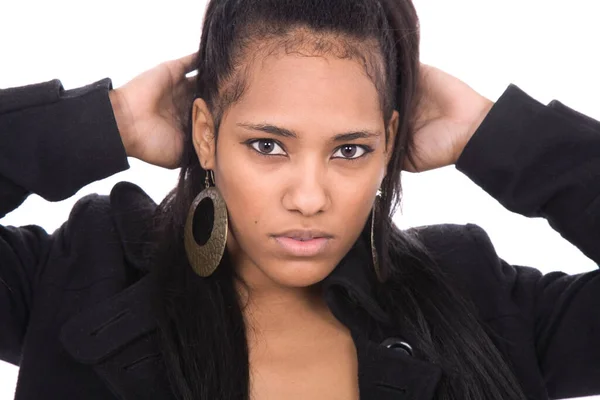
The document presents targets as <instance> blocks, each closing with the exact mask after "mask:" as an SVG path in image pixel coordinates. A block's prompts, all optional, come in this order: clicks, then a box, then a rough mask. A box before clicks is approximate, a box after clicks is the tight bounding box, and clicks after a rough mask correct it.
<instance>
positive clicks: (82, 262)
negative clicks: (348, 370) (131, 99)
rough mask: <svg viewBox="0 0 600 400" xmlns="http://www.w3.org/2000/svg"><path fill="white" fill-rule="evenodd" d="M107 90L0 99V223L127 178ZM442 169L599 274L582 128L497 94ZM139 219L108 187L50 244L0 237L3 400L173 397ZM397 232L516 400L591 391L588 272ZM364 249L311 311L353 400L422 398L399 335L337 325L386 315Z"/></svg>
mask: <svg viewBox="0 0 600 400" xmlns="http://www.w3.org/2000/svg"><path fill="white" fill-rule="evenodd" d="M111 88H112V87H111V81H110V79H108V78H106V79H103V80H100V81H98V82H95V83H93V84H90V85H87V86H84V87H81V88H78V89H73V90H68V91H65V90H64V89H63V87H62V85H61V83H60V81H59V80H52V81H48V82H43V83H38V84H34V85H29V86H24V87H18V88H11V89H5V90H2V91H0V217H2V216H4V215H6V214H7V213H9V212H10V211H12V210H13V209H15V208H17V207H18V206H19V205H20V204H21V203H22V202H23V201H24V200H25V198H26V197H27V196H28V195H29V194H31V193H36V194H38V195H40V196H41V197H43V198H45V199H46V200H49V201H58V200H62V199H65V198H68V197H70V196H71V195H73V194H75V193H76V192H77V191H78V190H79V189H80V188H82V187H83V186H85V185H86V184H88V183H91V182H93V181H96V180H99V179H103V178H105V177H108V176H110V175H113V174H115V173H117V172H119V171H123V170H125V169H127V168H129V164H128V161H127V157H126V154H125V150H124V148H123V144H122V142H121V139H120V135H119V132H118V130H117V125H116V122H115V119H114V115H113V112H112V108H111V104H110V101H109V99H108V91H109V90H110V89H111ZM456 168H457V169H458V170H459V171H461V172H463V173H464V174H466V175H467V176H468V177H469V178H470V179H471V180H472V181H473V182H475V183H476V184H477V185H479V186H480V187H482V188H483V189H484V190H485V191H487V193H489V194H490V195H491V196H493V197H494V198H495V199H497V200H498V201H499V202H500V203H501V204H503V205H504V206H505V207H506V208H507V209H508V210H511V211H513V212H517V213H520V214H522V215H525V216H528V217H544V218H546V219H547V220H548V222H549V223H550V225H551V226H552V227H553V228H554V229H555V230H557V231H558V232H559V233H560V234H561V235H562V236H563V237H564V238H565V239H566V240H568V241H570V242H571V243H573V244H574V245H575V246H577V247H578V248H579V249H580V250H581V251H582V252H583V253H584V254H585V255H587V256H588V257H590V258H591V259H593V260H595V261H596V263H598V260H600V196H599V194H600V123H598V122H597V121H595V120H593V119H591V118H588V117H586V116H584V115H582V114H580V113H578V112H576V111H574V110H572V109H570V108H568V107H567V106H565V105H563V104H562V103H560V102H558V101H553V102H551V103H550V104H548V105H544V104H541V103H539V102H537V101H536V100H534V99H532V98H531V97H530V96H528V95H527V94H526V93H524V92H523V91H521V90H520V89H519V88H518V87H517V86H514V85H510V86H508V88H507V89H506V91H505V92H504V93H503V94H502V96H501V97H500V98H499V100H498V101H497V102H496V104H495V105H494V107H493V108H492V110H491V111H490V113H489V114H488V116H487V117H486V118H485V120H484V121H483V123H482V124H481V126H480V127H479V129H478V130H477V132H476V133H475V135H474V136H473V137H472V139H471V140H470V141H469V143H468V144H467V146H466V148H465V150H464V152H463V153H462V155H461V157H460V159H459V160H458V162H457V164H456ZM50 207H51V206H49V208H50ZM155 207H156V204H154V202H153V201H152V200H151V199H150V198H149V197H148V195H147V194H146V193H145V192H144V191H143V190H142V189H141V188H139V187H138V186H136V185H135V184H133V183H129V182H120V183H118V184H116V185H115V186H114V187H113V189H112V191H111V192H110V195H98V194H93V195H88V196H86V197H84V198H82V199H80V200H79V201H78V202H77V203H76V205H75V206H74V207H73V209H72V212H71V214H70V216H69V218H68V221H66V222H65V224H63V225H62V226H61V227H60V228H59V229H58V230H56V231H55V232H54V233H52V234H48V233H46V232H45V231H44V230H43V229H42V228H40V227H38V226H31V225H30V226H23V227H13V226H4V227H0V326H1V328H0V359H2V360H5V361H7V362H10V363H13V364H15V365H19V366H20V371H19V378H18V383H17V390H16V398H17V399H20V400H34V399H35V400H39V399H127V400H133V399H149V398H152V399H172V398H174V396H173V394H172V393H171V391H170V389H169V386H168V383H167V380H166V373H165V369H164V368H165V367H164V364H163V362H162V358H161V355H160V351H159V348H158V341H157V336H156V325H155V323H154V319H153V317H152V314H151V311H150V305H149V304H150V302H149V300H148V299H149V297H150V295H151V291H152V287H151V286H150V285H149V279H148V276H149V274H148V273H147V270H146V269H145V266H144V262H143V260H144V258H143V243H144V234H145V232H147V226H146V225H145V224H147V222H148V220H149V216H150V215H151V214H152V211H153V209H154V208H155ZM411 230H412V231H413V232H415V234H418V235H419V236H420V237H421V240H422V241H423V243H424V244H425V246H426V247H427V248H428V249H429V250H430V251H431V252H432V253H433V254H434V256H435V259H436V261H437V262H438V264H439V267H440V268H441V269H443V270H444V271H445V272H446V273H447V274H448V276H449V278H451V279H452V280H454V281H455V282H456V285H458V286H459V287H460V290H461V293H462V294H463V295H464V296H466V297H468V298H470V299H471V300H472V301H473V302H474V303H475V305H476V306H477V310H478V312H479V315H480V318H481V320H482V321H483V323H485V324H486V325H487V326H488V327H489V328H490V329H491V332H493V334H492V335H490V338H491V339H492V341H493V343H494V344H495V345H496V347H497V348H498V350H499V351H500V352H501V353H502V355H503V356H504V357H505V358H506V359H507V361H508V364H509V365H510V366H511V368H512V369H513V371H514V373H515V375H516V377H517V379H518V381H519V382H520V384H521V385H522V388H523V390H524V392H525V393H526V395H527V396H528V399H536V400H537V399H548V398H563V397H573V396H584V395H591V394H600V313H599V311H598V310H600V277H599V275H598V270H594V271H591V272H587V273H581V274H577V275H568V274H565V273H562V272H552V273H548V274H546V275H543V274H542V273H541V272H540V271H538V270H537V269H534V268H531V267H525V266H514V265H509V264H508V263H506V262H505V261H503V260H502V259H501V258H499V256H498V255H497V254H496V252H495V250H494V247H493V245H492V243H491V242H490V240H489V237H488V235H487V234H486V233H485V231H484V230H483V229H482V228H480V227H479V226H477V225H474V224H466V225H457V224H439V225H430V226H424V227H419V228H412V229H411ZM369 251H370V249H369V248H368V244H366V243H363V242H362V241H360V240H359V241H357V242H356V244H355V245H354V247H353V248H352V249H351V250H350V252H349V253H348V254H347V255H346V256H345V257H344V259H343V260H342V261H341V262H340V263H339V264H338V265H337V266H336V268H335V270H334V271H333V272H332V273H331V274H330V275H329V276H328V277H327V278H326V279H325V281H324V283H325V284H324V295H325V296H326V297H325V298H326V300H327V304H328V305H329V307H330V308H331V310H332V312H333V314H334V315H335V316H336V317H337V318H338V319H339V320H340V321H341V322H343V323H344V324H346V325H347V326H348V327H349V329H350V331H351V333H352V337H353V339H354V341H355V344H356V349H357V354H358V362H359V377H358V378H359V388H360V396H361V399H373V400H374V399H377V400H385V399H423V400H425V399H431V398H432V397H433V394H434V391H435V388H436V385H437V384H438V382H439V379H440V376H441V370H440V368H439V367H438V366H437V365H434V364H432V363H429V362H427V361H424V360H423V359H421V358H420V357H419V349H416V348H413V347H412V346H411V343H412V342H413V341H412V340H411V337H410V336H407V334H406V332H402V331H401V329H400V328H398V329H389V328H387V330H381V332H380V333H378V334H377V335H375V334H373V335H371V334H367V333H366V330H365V329H363V328H364V326H363V324H361V320H360V318H358V317H357V315H358V314H356V313H354V312H351V310H355V309H356V308H355V307H359V308H360V309H361V310H364V311H365V312H366V315H370V316H373V317H375V318H374V319H381V318H385V317H386V315H385V313H384V311H383V309H382V308H381V307H380V305H378V304H377V302H376V301H375V300H374V296H373V293H372V290H373V288H372V287H371V283H370V282H372V278H373V277H372V272H371V269H370V268H367V266H368V265H369V257H370V252H369ZM340 288H341V289H343V291H340V290H339V289H340ZM340 293H346V294H347V295H344V296H342V295H340ZM378 332H379V330H378Z"/></svg>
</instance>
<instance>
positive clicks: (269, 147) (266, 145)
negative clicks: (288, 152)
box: [250, 139, 285, 155]
mask: <svg viewBox="0 0 600 400" xmlns="http://www.w3.org/2000/svg"><path fill="white" fill-rule="evenodd" d="M250 145H251V146H252V148H253V149H254V150H256V151H257V152H259V153H260V154H264V155H272V154H277V155H282V154H285V151H283V149H281V146H279V145H278V144H277V143H275V141H274V140H270V139H257V140H254V141H252V142H251V143H250ZM277 148H279V149H280V151H279V152H277V150H275V149H277Z"/></svg>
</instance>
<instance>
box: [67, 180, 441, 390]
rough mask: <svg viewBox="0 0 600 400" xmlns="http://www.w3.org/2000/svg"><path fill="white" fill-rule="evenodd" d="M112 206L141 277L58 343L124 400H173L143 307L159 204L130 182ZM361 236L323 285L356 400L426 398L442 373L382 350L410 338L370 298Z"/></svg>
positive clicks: (81, 318)
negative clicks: (343, 342) (349, 345)
mask: <svg viewBox="0 0 600 400" xmlns="http://www.w3.org/2000/svg"><path fill="white" fill-rule="evenodd" d="M110 201H111V210H112V213H113V215H112V216H113V218H114V221H115V225H116V228H117V231H118V233H119V235H120V237H121V242H122V243H123V250H124V257H125V259H126V260H127V262H128V263H129V264H130V265H132V266H134V267H135V268H136V269H138V270H139V271H140V273H142V274H144V275H143V277H142V278H141V279H139V280H138V281H136V282H135V283H134V284H133V285H131V286H129V287H127V288H125V289H124V290H123V291H121V292H119V293H117V294H115V295H114V296H112V297H109V298H107V299H106V300H104V301H102V302H100V303H98V304H96V305H94V306H91V307H90V308H88V309H87V310H85V311H83V312H82V313H80V314H77V315H75V316H73V317H71V319H69V320H68V321H67V323H65V324H64V326H63V328H62V331H61V337H60V339H61V342H62V343H63V346H64V347H65V349H66V350H67V351H68V352H69V353H70V354H71V356H72V357H74V358H75V359H76V360H78V361H79V362H81V363H84V364H89V365H92V366H93V368H94V369H95V370H96V371H97V373H98V374H99V375H100V376H101V377H102V378H103V379H104V380H105V381H106V383H107V385H108V386H109V387H110V388H111V389H112V390H113V391H114V392H115V393H116V394H118V395H119V396H120V397H121V398H123V399H138V398H161V399H162V398H164V399H171V398H173V395H172V394H171V393H170V391H169V385H168V381H167V378H166V376H167V374H166V372H165V370H164V365H163V363H162V359H161V357H160V349H159V345H158V337H157V333H156V321H155V320H154V318H153V316H152V313H151V310H150V304H149V301H148V299H149V298H150V297H151V296H152V290H153V285H152V281H151V279H150V274H147V265H146V264H145V262H144V259H145V257H144V248H145V246H144V244H145V243H147V233H148V232H149V231H150V229H151V228H152V226H150V225H149V223H148V222H149V221H150V218H148V217H149V215H152V213H153V211H154V210H155V208H156V203H154V201H152V199H151V198H150V197H149V196H148V195H147V194H146V193H145V192H144V191H143V190H142V189H141V188H139V187H138V186H137V185H134V184H132V183H129V182H120V183H118V184H117V185H115V187H114V188H113V190H112V192H111V195H110ZM364 237H365V235H361V238H360V239H359V240H357V242H356V243H355V245H354V246H353V247H352V248H351V250H350V251H349V252H348V254H347V255H346V256H345V257H344V258H343V259H342V260H341V261H340V263H339V264H338V266H337V267H336V268H335V270H334V271H333V272H332V273H331V274H330V275H329V276H328V277H327V278H326V279H325V280H324V281H323V295H324V296H325V299H326V301H327V303H328V305H329V306H330V307H331V310H332V312H333V313H334V315H335V316H336V317H337V318H338V319H339V320H340V321H341V322H343V323H345V324H346V325H347V326H348V327H349V329H350V330H351V332H352V336H353V338H354V341H355V344H356V348H357V352H358V357H359V384H360V391H361V399H381V400H385V399H392V398H393V399H402V398H406V399H409V398H410V399H430V398H432V396H433V393H434V390H435V387H436V385H437V382H438V381H439V379H440V376H441V369H440V368H439V367H438V366H437V365H434V364H432V363H429V362H425V361H422V360H419V359H418V358H416V357H413V356H410V355H407V354H406V353H404V352H402V351H398V350H396V349H393V348H388V347H385V346H382V345H381V344H380V343H381V342H382V341H383V340H384V339H388V340H389V339H390V338H392V339H395V338H398V340H400V339H402V340H403V341H406V340H407V339H408V341H409V343H410V340H411V338H407V337H406V336H405V335H404V334H402V333H401V332H400V331H399V329H397V328H395V327H393V326H392V325H390V324H389V319H388V316H387V315H386V313H385V312H384V310H383V309H382V308H381V307H380V306H379V305H378V304H377V302H376V301H375V300H374V299H375V297H374V290H375V288H376V286H375V285H374V282H375V274H374V272H373V269H372V262H371V257H370V247H369V244H368V243H367V241H366V240H364ZM373 327H376V329H375V328H373ZM365 328H369V329H368V330H366V329H365Z"/></svg>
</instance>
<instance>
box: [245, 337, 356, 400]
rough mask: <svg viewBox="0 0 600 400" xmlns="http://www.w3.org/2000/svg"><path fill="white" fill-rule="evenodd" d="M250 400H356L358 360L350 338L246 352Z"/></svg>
mask: <svg viewBox="0 0 600 400" xmlns="http://www.w3.org/2000/svg"><path fill="white" fill-rule="evenodd" d="M249 361H250V399H251V400H270V399H287V400H296V399H297V400H300V399H302V400H304V399H314V400H320V399H323V400H325V399H327V400H338V399H339V400H353V399H354V400H358V399H359V390H358V387H359V384H358V357H357V353H356V348H355V347H354V344H353V342H352V340H351V339H350V338H344V339H343V340H339V341H338V342H331V341H328V342H327V343H319V342H318V341H314V342H313V343H306V342H305V343H302V344H296V345H292V346H290V347H289V348H287V349H284V350H279V351H273V350H269V349H262V350H257V349H255V350H254V351H251V352H250V358H249Z"/></svg>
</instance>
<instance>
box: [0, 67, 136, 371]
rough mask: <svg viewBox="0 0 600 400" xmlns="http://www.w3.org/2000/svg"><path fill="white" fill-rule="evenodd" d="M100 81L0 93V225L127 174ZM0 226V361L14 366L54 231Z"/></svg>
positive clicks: (49, 84) (106, 89)
mask: <svg viewBox="0 0 600 400" xmlns="http://www.w3.org/2000/svg"><path fill="white" fill-rule="evenodd" d="M110 89H112V83H111V80H110V79H108V78H106V79H103V80H100V81H98V82H95V83H93V84H90V85H87V86H84V87H81V88H77V89H72V90H64V88H63V86H62V84H61V82H60V81H59V80H56V79H55V80H52V81H48V82H43V83H38V84H33V85H28V86H23V87H16V88H9V89H4V90H0V219H1V218H3V217H4V216H5V215H6V214H7V213H9V212H10V211H12V210H14V209H15V208H17V207H18V206H19V205H20V204H21V203H22V202H23V201H24V200H25V199H26V198H27V196H29V195H30V194H31V193H35V194H37V195H39V196H41V197H42V198H44V199H46V200H49V201H59V200H63V199H66V198H68V197H70V196H72V195H73V194H75V193H76V192H77V191H78V190H79V189H81V188H82V187H84V186H85V185H87V184H88V183H91V182H94V181H96V180H100V179H103V178H105V177H108V176H110V175H113V174H115V173H117V172H119V171H122V170H125V169H128V168H129V164H128V161H127V155H126V153H125V149H124V147H123V144H122V142H121V137H120V134H119V132H118V129H117V125H116V121H115V117H114V114H113V112H112V106H111V103H110V100H109V97H108V92H109V90H110ZM67 224H68V222H67V223H66V224H64V225H63V226H62V227H61V228H60V229H59V230H57V232H55V233H54V234H52V235H49V234H47V233H46V232H45V230H44V229H43V228H41V227H39V226H36V225H28V226H23V227H14V226H1V225H0V326H2V329H0V359H2V360H4V361H7V362H11V363H13V364H18V363H19V359H20V353H21V344H22V339H23V336H24V333H25V331H26V329H27V324H28V316H29V310H30V307H31V304H32V302H33V300H34V297H35V281H36V275H37V273H38V272H39V269H40V268H41V266H42V265H43V263H44V259H45V255H46V254H47V253H48V251H49V249H50V247H51V246H52V243H53V241H54V240H55V238H56V237H57V236H59V231H61V230H63V229H64V228H65V225H67Z"/></svg>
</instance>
